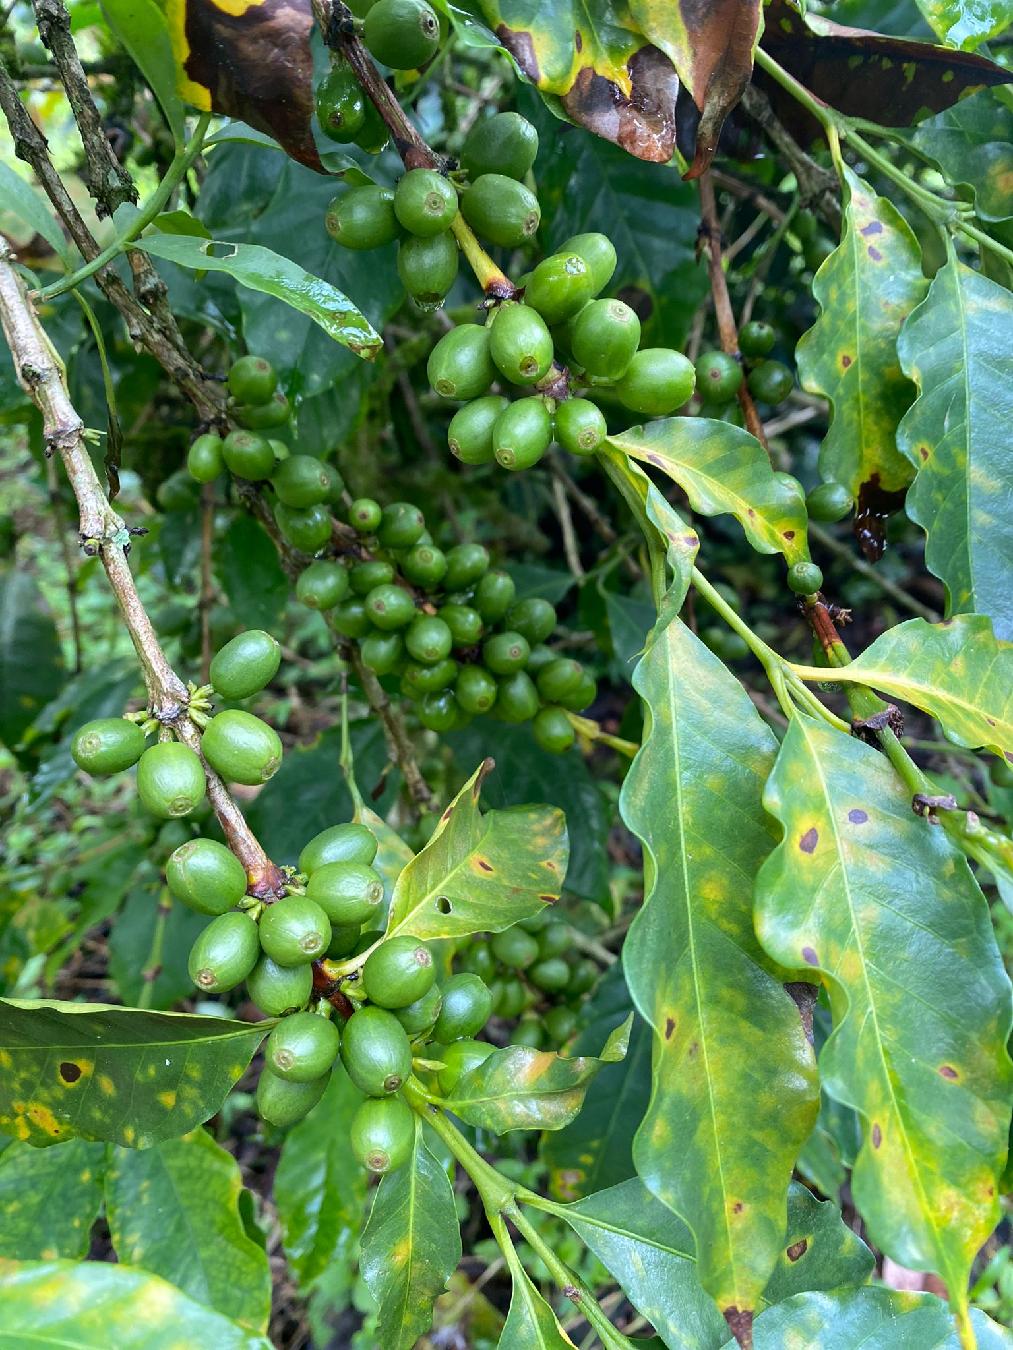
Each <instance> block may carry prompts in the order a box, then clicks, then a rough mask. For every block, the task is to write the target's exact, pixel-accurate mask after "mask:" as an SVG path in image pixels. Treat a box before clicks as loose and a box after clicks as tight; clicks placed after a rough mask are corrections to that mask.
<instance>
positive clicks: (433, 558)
mask: <svg viewBox="0 0 1013 1350" xmlns="http://www.w3.org/2000/svg"><path fill="white" fill-rule="evenodd" d="M446 571H447V555H446V554H445V553H444V552H443V550H442V549H439V548H437V547H436V545H435V544H416V545H415V547H414V548H413V549H409V550H408V552H407V553H406V554H405V555H404V557H403V558H402V559H401V575H402V576H403V577H405V579H406V580H408V581H410V582H411V583H412V585H413V586H421V587H422V588H423V589H424V590H427V591H432V590H435V589H436V587H437V586H438V585H439V584H440V582H441V581H442V580H443V578H444V576H445V575H446Z"/></svg>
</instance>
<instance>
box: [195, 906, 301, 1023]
mask: <svg viewBox="0 0 1013 1350" xmlns="http://www.w3.org/2000/svg"><path fill="white" fill-rule="evenodd" d="M223 917H225V918H230V917H231V916H230V915H228V914H226V915H224V916H223ZM218 922H219V920H217V919H216V920H215V923H218ZM246 988H247V992H248V993H249V995H250V998H252V999H253V1001H254V1003H255V1004H256V1005H257V1007H258V1008H259V1009H260V1010H261V1012H263V1013H266V1014H267V1016H268V1017H284V1016H285V1015H286V1014H287V1013H291V1012H295V1011H296V1010H297V1009H299V1008H304V1007H305V1006H306V1004H307V1003H308V1002H309V997H310V995H311V994H312V993H313V967H312V966H311V965H308V964H305V963H304V964H303V965H299V966H280V965H278V963H277V961H272V960H271V958H270V957H269V956H266V955H265V956H261V958H260V960H259V961H258V962H257V964H256V965H255V966H254V967H253V969H252V970H251V971H250V973H249V975H247V977H246Z"/></svg>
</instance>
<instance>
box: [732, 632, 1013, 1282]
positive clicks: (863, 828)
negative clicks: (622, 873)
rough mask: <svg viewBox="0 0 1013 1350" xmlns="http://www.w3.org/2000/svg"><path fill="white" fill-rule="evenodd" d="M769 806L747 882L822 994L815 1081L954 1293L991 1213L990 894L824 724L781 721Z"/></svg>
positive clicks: (774, 952) (996, 995) (888, 1206)
mask: <svg viewBox="0 0 1013 1350" xmlns="http://www.w3.org/2000/svg"><path fill="white" fill-rule="evenodd" d="M923 626H924V625H923ZM800 783H804V784H806V788H807V790H806V791H805V792H804V793H800V792H799V791H798V790H797V786H798V784H800ZM765 804H766V806H767V809H768V810H769V811H770V812H771V813H772V814H773V815H774V816H775V817H776V818H777V820H778V821H779V822H780V823H781V825H782V826H783V830H784V837H783V840H782V842H781V843H780V844H779V845H778V847H777V849H776V851H775V852H774V854H773V855H772V856H771V858H770V859H769V861H768V862H767V863H766V864H765V866H764V867H763V870H762V871H761V873H760V877H759V880H758V883H757V899H756V904H757V911H756V924H757V932H758V933H759V935H760V938H761V940H762V942H763V945H764V947H765V948H766V950H767V951H768V952H769V953H770V954H771V956H772V957H773V958H774V959H775V960H778V961H781V962H784V963H787V964H789V965H790V964H798V963H804V964H805V965H807V966H809V967H810V968H811V969H812V970H813V973H814V974H817V973H818V974H819V976H820V977H821V979H822V981H823V983H824V985H825V986H826V989H827V993H828V995H829V997H830V1003H831V1009H832V1012H833V1019H834V1031H833V1034H832V1035H831V1036H830V1038H829V1040H828V1041H827V1043H826V1045H825V1046H824V1049H823V1051H822V1053H821V1055H820V1071H821V1078H822V1082H823V1086H824V1087H825V1089H826V1091H827V1092H828V1093H830V1094H831V1095H832V1096H833V1097H835V1098H836V1099H837V1100H838V1101H840V1102H843V1103H845V1104H846V1105H848V1106H852V1107H854V1108H855V1109H856V1110H857V1111H859V1112H860V1113H861V1115H862V1117H863V1120H864V1122H865V1141H864V1144H863V1147H862V1149H861V1151H860V1153H859V1155H858V1158H857V1160H856V1162H855V1168H854V1172H853V1174H852V1180H851V1185H852V1191H853V1194H854V1198H855V1204H856V1205H857V1207H858V1210H859V1212H860V1213H861V1214H862V1217H863V1219H864V1221H865V1223H866V1225H867V1227H868V1230H869V1233H870V1235H871V1238H872V1241H873V1242H875V1243H876V1245H877V1246H878V1247H880V1248H881V1249H882V1250H884V1251H886V1252H887V1253H888V1254H889V1255H890V1256H892V1257H893V1259H894V1260H895V1261H898V1262H900V1263H901V1264H902V1265H905V1266H909V1267H911V1268H912V1269H916V1270H935V1271H938V1272H939V1273H940V1274H941V1275H942V1277H943V1279H944V1280H945V1281H946V1283H947V1285H948V1287H949V1288H950V1290H951V1291H952V1292H953V1294H954V1297H955V1298H956V1299H957V1300H958V1302H959V1300H960V1298H961V1296H962V1293H963V1290H964V1289H965V1288H966V1285H967V1276H968V1273H969V1270H970V1265H971V1261H972V1260H973V1259H974V1256H975V1254H976V1253H977V1251H978V1249H979V1247H980V1246H981V1244H982V1243H983V1242H984V1241H985V1238H986V1237H987V1236H988V1234H989V1233H990V1232H991V1231H992V1228H993V1227H994V1224H995V1221H996V1216H997V1215H998V1201H997V1199H996V1196H995V1186H996V1177H997V1175H998V1173H999V1171H1000V1170H1001V1167H1002V1162H1003V1159H1004V1157H1005V1151H1006V1142H1007V1128H1008V1124H1009V1115H1010V1112H1009V1101H1010V1098H1009V1088H1010V1083H1011V1077H1010V1072H1009V1062H1008V1060H1007V1058H1006V1053H1005V1048H1004V1047H1005V1040H1006V1033H1007V1031H1008V1024H1009V982H1008V980H1007V979H1006V976H1005V974H1004V972H1003V969H1002V963H1001V961H1000V958H999V953H998V951H997V949H996V945H995V938H994V936H993V933H992V929H991V924H990V922H989V915H988V906H987V905H986V903H985V900H984V897H983V896H982V894H981V891H980V890H979V889H978V886H977V883H976V882H975V880H974V878H973V876H972V875H971V872H970V870H969V868H968V866H967V863H966V862H965V861H964V858H963V856H962V855H961V854H960V853H958V852H957V850H956V849H955V848H954V846H953V845H952V844H951V843H950V841H949V839H948V838H947V836H946V835H945V834H944V833H943V831H942V830H939V829H933V828H932V827H931V826H930V825H929V824H927V823H926V822H925V821H923V820H921V819H919V818H918V817H916V816H915V815H914V814H913V813H912V811H911V805H910V794H909V792H908V790H907V789H906V788H905V787H904V785H903V784H902V783H901V781H900V780H899V779H898V778H897V777H896V775H895V774H894V771H893V769H892V768H891V766H890V764H889V762H888V761H887V760H886V759H885V758H884V756H882V755H880V754H879V753H878V752H877V751H875V750H873V749H872V748H871V747H870V746H868V745H865V744H864V743H862V742H861V741H858V740H855V739H853V738H851V737H849V736H844V735H842V734H841V733H840V732H837V731H834V730H833V729H831V728H828V727H826V726H824V725H823V724H822V723H816V722H815V721H813V720H811V719H810V718H808V717H805V716H803V715H801V714H799V715H798V716H796V717H794V718H793V719H792V721H791V724H790V726H789V728H788V732H787V735H786V736H785V739H784V742H783V744H782V746H781V750H780V753H779V755H778V759H777V764H776V765H775V768H774V772H773V773H772V775H771V778H770V781H769V783H768V787H767V793H766V796H765ZM898 953H904V954H905V957H904V959H902V960H901V959H898Z"/></svg>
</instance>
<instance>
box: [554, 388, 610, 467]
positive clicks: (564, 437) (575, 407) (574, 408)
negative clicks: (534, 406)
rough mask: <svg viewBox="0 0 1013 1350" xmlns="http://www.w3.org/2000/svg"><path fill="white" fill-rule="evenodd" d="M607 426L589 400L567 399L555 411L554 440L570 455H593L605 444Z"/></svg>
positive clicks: (598, 410)
mask: <svg viewBox="0 0 1013 1350" xmlns="http://www.w3.org/2000/svg"><path fill="white" fill-rule="evenodd" d="M607 435H608V425H607V423H606V421H605V418H604V416H603V414H602V411H601V409H600V408H599V407H597V406H596V405H595V404H594V403H592V402H591V400H590V399H586V398H567V399H564V400H563V402H562V403H560V405H559V406H558V407H557V409H556V439H557V440H558V441H559V444H560V445H561V446H562V447H563V449H564V450H568V451H569V452H570V454H571V455H593V454H594V452H595V451H596V450H599V449H600V448H601V447H602V446H603V445H604V444H605V437H606V436H607Z"/></svg>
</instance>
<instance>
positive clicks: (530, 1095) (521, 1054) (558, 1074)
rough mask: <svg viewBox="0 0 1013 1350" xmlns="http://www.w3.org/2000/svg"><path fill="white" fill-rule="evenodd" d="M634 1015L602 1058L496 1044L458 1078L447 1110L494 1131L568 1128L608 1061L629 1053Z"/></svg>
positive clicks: (614, 1034) (607, 1044)
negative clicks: (499, 1046) (500, 1047)
mask: <svg viewBox="0 0 1013 1350" xmlns="http://www.w3.org/2000/svg"><path fill="white" fill-rule="evenodd" d="M632 1021H633V1018H632V1015H631V1016H630V1017H628V1018H627V1019H626V1021H625V1022H623V1023H622V1024H621V1025H620V1026H618V1027H616V1029H615V1031H613V1032H612V1033H611V1035H610V1036H609V1037H608V1039H607V1040H606V1042H605V1044H604V1046H603V1047H602V1051H601V1054H600V1056H598V1057H597V1058H596V1057H595V1056H594V1055H575V1056H573V1057H571V1058H564V1057H563V1056H562V1055H556V1054H553V1053H551V1052H550V1051H544V1050H532V1049H531V1048H530V1047H528V1046H526V1045H508V1046H506V1047H505V1048H504V1049H502V1050H494V1051H493V1052H492V1054H491V1055H489V1056H488V1058H487V1059H485V1060H484V1061H483V1062H482V1063H481V1064H479V1065H477V1066H476V1067H475V1068H474V1069H472V1070H471V1071H470V1073H466V1074H465V1075H464V1076H463V1077H462V1078H461V1079H460V1080H459V1081H458V1083H457V1086H456V1087H455V1088H454V1091H453V1093H452V1094H451V1096H450V1097H449V1098H447V1102H446V1106H447V1110H448V1111H453V1113H454V1115H455V1116H460V1118H461V1119H462V1120H465V1121H467V1122H468V1124H469V1125H477V1126H479V1127H480V1128H481V1129H486V1130H492V1131H493V1133H494V1134H505V1133H506V1132H507V1131H508V1130H559V1129H562V1127H563V1126H564V1125H568V1124H569V1123H570V1121H571V1120H573V1118H574V1116H575V1115H576V1114H577V1112H578V1111H579V1110H580V1108H581V1106H583V1104H584V1094H585V1093H586V1092H587V1088H588V1084H589V1083H590V1082H591V1080H592V1079H593V1078H594V1077H595V1075H596V1074H597V1073H598V1071H599V1069H600V1068H601V1067H602V1065H604V1064H615V1063H617V1062H618V1061H619V1060H621V1059H622V1058H623V1057H624V1056H625V1054H626V1050H627V1047H628V1045H629V1039H630V1026H631V1024H632Z"/></svg>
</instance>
